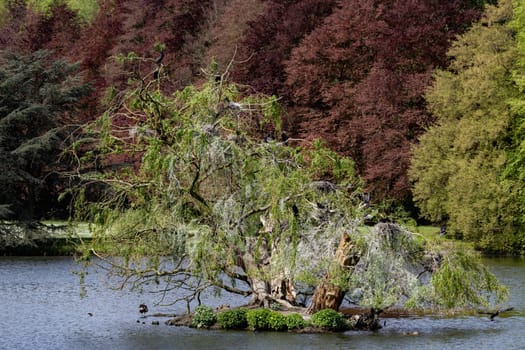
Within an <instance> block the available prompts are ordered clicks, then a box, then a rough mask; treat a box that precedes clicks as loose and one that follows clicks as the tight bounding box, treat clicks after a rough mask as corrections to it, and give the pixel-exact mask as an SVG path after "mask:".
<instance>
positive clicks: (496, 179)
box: [410, 1, 519, 251]
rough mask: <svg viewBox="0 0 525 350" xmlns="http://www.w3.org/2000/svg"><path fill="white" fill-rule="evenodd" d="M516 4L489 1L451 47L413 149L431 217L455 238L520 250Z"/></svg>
mask: <svg viewBox="0 0 525 350" xmlns="http://www.w3.org/2000/svg"><path fill="white" fill-rule="evenodd" d="M511 17H512V3H511V1H501V2H500V4H499V6H498V7H496V6H487V9H486V13H485V16H484V18H483V19H482V20H481V22H480V23H477V24H475V25H474V26H473V27H472V28H471V30H469V32H467V33H466V34H464V35H462V36H461V37H459V38H458V40H457V41H456V42H455V43H454V44H453V46H452V48H451V49H450V51H449V56H450V57H451V58H453V59H452V62H451V65H450V67H449V69H447V70H440V71H437V72H436V73H435V77H434V78H435V81H434V85H433V86H432V88H431V89H430V90H429V91H428V93H427V94H426V99H427V102H428V106H429V108H430V111H431V112H432V113H433V114H434V116H436V118H437V122H436V124H435V125H433V126H432V127H430V128H429V129H428V130H427V132H426V134H425V135H423V136H422V137H421V139H420V143H419V145H418V146H417V147H415V149H414V156H413V160H412V165H411V171H410V173H411V178H412V180H413V181H414V183H415V185H414V191H413V192H414V199H415V201H416V203H417V204H418V206H419V207H420V209H421V213H422V214H423V216H425V217H426V218H428V219H430V220H432V221H434V222H443V221H447V222H448V226H447V228H448V230H449V232H451V233H452V234H454V235H455V236H456V237H458V238H465V239H468V240H471V241H474V242H476V243H477V244H478V245H479V246H480V247H482V248H484V249H487V250H495V251H511V250H514V249H516V248H517V246H516V238H517V226H516V218H517V217H518V216H519V215H518V211H517V209H518V208H517V206H516V200H515V199H514V198H515V191H516V190H518V187H517V186H516V183H515V181H514V180H513V179H512V178H510V177H506V178H504V177H503V169H504V167H505V164H506V162H507V151H508V149H509V141H508V139H509V129H510V127H511V125H512V118H513V117H512V111H511V108H509V103H508V101H509V99H512V98H515V97H516V96H518V90H517V89H516V86H515V84H514V83H513V82H512V71H511V69H510V68H511V67H512V66H513V63H514V61H515V59H516V49H515V41H514V31H513V30H512V29H511V28H509V27H508V25H507V23H508V21H509V20H510V19H511Z"/></svg>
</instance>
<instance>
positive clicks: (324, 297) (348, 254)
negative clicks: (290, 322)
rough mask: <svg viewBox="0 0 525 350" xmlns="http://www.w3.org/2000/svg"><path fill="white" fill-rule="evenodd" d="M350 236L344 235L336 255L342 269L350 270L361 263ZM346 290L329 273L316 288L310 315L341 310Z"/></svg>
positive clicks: (309, 311)
mask: <svg viewBox="0 0 525 350" xmlns="http://www.w3.org/2000/svg"><path fill="white" fill-rule="evenodd" d="M354 248H355V245H354V244H353V242H352V238H351V237H350V235H349V234H343V236H342V237H341V240H340V241H339V246H338V247H337V251H336V253H335V258H336V261H337V263H338V264H339V266H340V267H341V268H342V269H345V270H346V269H350V268H352V267H354V266H355V265H356V264H357V263H358V262H359V254H358V252H357V251H356V250H355V249H354ZM345 293H346V290H344V289H342V288H341V287H339V286H336V285H334V284H333V283H332V276H330V274H329V273H327V274H326V275H325V276H324V277H323V279H322V280H321V283H319V285H317V287H316V288H315V292H314V295H313V297H312V302H311V304H310V306H309V307H308V313H310V314H313V313H315V312H317V311H319V310H322V309H334V310H336V311H337V310H339V306H341V303H342V302H343V298H344V296H345Z"/></svg>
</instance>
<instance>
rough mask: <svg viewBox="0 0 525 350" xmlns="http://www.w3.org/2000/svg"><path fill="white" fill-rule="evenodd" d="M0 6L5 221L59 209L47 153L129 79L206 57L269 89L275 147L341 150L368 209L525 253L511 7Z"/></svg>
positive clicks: (57, 156)
mask: <svg viewBox="0 0 525 350" xmlns="http://www.w3.org/2000/svg"><path fill="white" fill-rule="evenodd" d="M0 13H1V16H0V18H1V20H0V48H1V49H2V50H3V54H2V58H1V59H0V76H1V82H0V101H1V106H0V149H1V153H0V157H1V158H2V160H1V162H0V189H1V191H0V216H2V217H4V218H8V219H41V218H51V217H53V218H66V217H68V215H69V214H70V213H69V208H68V203H69V202H68V200H67V196H65V197H66V198H65V199H66V200H64V201H62V202H60V201H58V197H59V194H60V193H62V192H63V191H64V189H66V188H67V187H68V186H69V185H70V183H68V181H70V179H71V177H65V176H61V175H59V174H64V173H67V172H68V171H69V170H71V169H72V167H71V164H72V163H73V162H74V161H75V160H74V159H71V157H67V156H65V155H64V154H61V152H60V151H61V150H62V149H64V148H65V147H66V146H67V145H68V143H69V142H70V141H71V140H72V138H71V137H70V136H71V135H73V134H74V133H75V130H77V128H78V126H79V125H81V124H84V123H85V122H88V121H91V120H93V119H95V118H96V117H98V116H100V115H101V114H102V113H103V112H104V111H105V110H107V108H108V103H109V101H114V100H115V98H118V96H119V94H120V93H121V92H122V91H125V90H126V88H127V87H128V83H129V81H130V80H135V81H137V80H139V81H140V80H142V81H151V80H152V79H154V78H155V79H158V80H161V81H162V84H160V85H159V89H162V91H163V92H164V93H165V94H168V95H169V94H172V93H173V92H174V91H176V90H179V89H182V88H184V87H187V86H190V85H195V86H198V85H201V84H203V83H204V82H205V81H207V79H208V77H207V76H206V74H205V71H204V70H203V69H204V68H206V67H208V66H209V64H210V62H211V61H212V60H215V62H216V67H215V69H216V72H217V73H219V74H222V73H223V72H225V71H227V72H228V79H229V80H230V81H233V82H235V83H237V84H241V85H243V86H246V91H251V93H263V94H267V95H275V96H277V97H278V99H279V102H280V104H281V105H282V107H283V109H284V111H283V115H282V116H281V117H282V118H283V125H282V129H283V131H284V133H285V134H286V137H288V138H289V139H290V142H289V144H292V145H294V146H304V147H311V146H312V144H313V143H314V140H315V139H318V138H321V139H323V140H325V141H326V144H327V145H328V146H329V147H330V148H331V149H333V150H334V151H336V152H337V153H338V154H340V155H342V156H347V157H349V158H351V159H352V160H353V162H354V164H355V168H356V170H357V173H358V174H359V175H360V177H361V178H362V180H363V183H364V187H363V188H364V191H366V192H368V193H371V199H372V201H371V203H372V205H373V207H374V208H376V209H377V210H378V212H379V214H378V215H379V216H380V217H389V218H392V219H398V218H399V216H405V217H411V218H414V219H417V220H425V222H427V223H433V224H445V223H446V224H447V230H448V232H449V233H450V234H452V235H453V236H454V237H456V238H460V239H466V240H470V241H473V242H474V243H476V245H477V246H478V247H480V248H482V249H484V250H486V251H492V252H498V253H502V252H505V253H510V252H513V253H516V252H518V253H519V252H522V253H523V251H524V250H525V233H524V232H525V230H524V227H523V226H524V224H525V222H524V218H525V216H524V213H523V211H524V210H525V194H524V193H523V190H522V188H523V182H524V181H525V179H524V175H523V174H524V172H523V167H524V166H525V163H524V162H525V151H524V147H525V145H524V144H523V142H524V141H523V140H524V137H523V133H524V126H523V123H524V117H525V95H524V89H525V5H524V4H523V3H522V2H520V1H511V0H500V1H499V3H497V2H496V1H483V0H446V1H437V0H410V1H406V0H403V1H401V0H382V1H377V0H354V1H344V0H342V1H341V0H340V1H336V0H279V1H272V0H155V1H142V0H98V1H97V0H91V1H77V0H49V1H32V0H2V1H0ZM161 52H162V55H161V57H159V55H160V54H161ZM160 68H162V69H160ZM206 72H207V73H209V72H208V71H206ZM260 132H261V135H260V136H261V137H266V136H268V134H271V133H272V132H274V130H260ZM273 136H274V137H275V136H276V135H273ZM116 161H120V160H116ZM93 167H95V168H97V167H104V164H102V165H101V164H94V165H93ZM63 197H64V196H63Z"/></svg>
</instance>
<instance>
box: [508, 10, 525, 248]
mask: <svg viewBox="0 0 525 350" xmlns="http://www.w3.org/2000/svg"><path fill="white" fill-rule="evenodd" d="M513 5H514V6H513V11H514V12H513V19H512V21H511V22H510V27H511V28H512V29H513V30H514V32H515V39H516V46H517V50H516V55H517V58H516V61H515V64H514V67H513V69H512V80H513V82H514V84H515V86H516V88H517V90H518V92H519V93H518V94H517V95H516V96H515V97H513V98H511V99H510V100H509V105H510V107H511V110H512V113H513V115H514V124H513V128H512V131H513V134H512V148H511V150H510V152H509V161H508V163H507V166H506V171H505V175H506V176H507V177H508V178H510V179H516V180H517V183H518V184H517V185H516V186H515V191H514V193H515V195H516V201H517V202H518V207H519V208H518V214H517V215H516V219H517V221H518V224H519V230H520V232H521V235H518V237H517V239H516V240H517V242H516V245H517V246H518V247H519V248H520V249H521V253H523V252H525V233H524V232H525V191H524V190H523V189H524V188H525V4H524V3H523V2H522V1H513Z"/></svg>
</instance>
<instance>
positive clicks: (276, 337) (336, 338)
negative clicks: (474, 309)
mask: <svg viewBox="0 0 525 350" xmlns="http://www.w3.org/2000/svg"><path fill="white" fill-rule="evenodd" d="M485 262H486V264H487V265H489V266H490V268H491V269H492V271H493V272H494V273H495V274H496V275H498V277H499V278H500V280H501V281H502V282H503V283H505V284H506V285H507V286H509V288H510V290H511V299H510V301H509V305H511V306H513V307H514V308H515V311H513V312H511V313H508V314H507V315H504V316H503V317H497V318H496V319H495V320H494V321H493V322H491V321H490V320H489V319H488V318H487V317H486V316H482V315H480V316H479V317H456V318H435V317H420V318H408V319H407V318H404V319H387V320H386V322H387V324H386V327H385V328H383V329H381V330H380V331H378V332H346V333H343V334H306V335H305V334H287V333H265V332H261V333H257V332H256V333H253V332H242V331H238V332H225V331H206V330H195V329H189V328H185V327H172V326H166V325H164V321H165V319H163V318H153V317H148V318H140V316H139V314H138V305H139V304H140V303H143V302H144V303H146V304H148V305H149V306H150V313H181V312H183V310H182V309H173V308H168V307H156V306H154V303H155V301H156V300H158V296H157V295H153V294H149V293H143V294H135V293H129V292H122V291H114V290H110V289H108V288H107V286H105V285H104V283H103V281H104V278H103V274H102V273H100V274H99V273H96V271H92V272H91V273H90V274H89V275H88V276H87V278H86V286H87V292H88V295H87V297H85V298H81V297H80V288H79V280H78V277H77V276H76V275H74V274H73V273H72V271H74V270H77V269H78V267H77V265H76V264H75V263H74V262H73V259H72V258H70V257H34V258H32V257H31V258H28V257H0V306H1V309H0V310H1V314H0V349H75V350H76V349H148V350H150V349H250V350H255V349H287V350H290V349H363V348H365V349H367V350H371V349H477V350H480V349H525V259H512V258H492V259H486V260H485ZM244 302H245V300H242V299H239V298H236V297H235V298H234V297H229V298H228V297H223V299H221V300H217V299H214V298H213V296H211V295H210V296H208V299H207V300H206V302H205V303H206V304H208V305H212V306H216V305H218V304H222V303H229V304H230V305H238V304H242V303H244ZM89 313H91V314H92V316H90V315H89ZM152 320H159V321H160V325H158V326H155V325H152V324H151V321H152ZM137 321H139V322H138V323H137ZM143 322H144V323H143ZM412 332H418V333H419V334H418V335H415V336H414V335H406V334H407V333H412Z"/></svg>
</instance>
